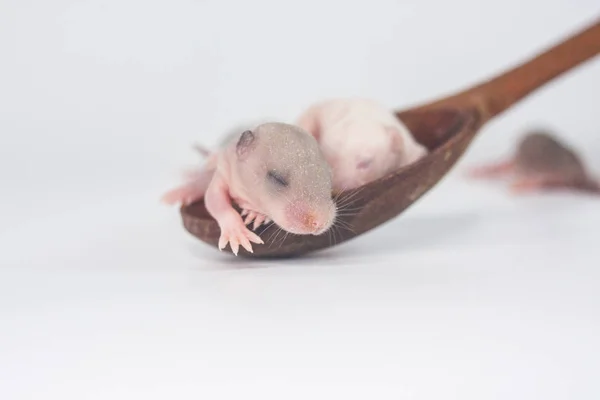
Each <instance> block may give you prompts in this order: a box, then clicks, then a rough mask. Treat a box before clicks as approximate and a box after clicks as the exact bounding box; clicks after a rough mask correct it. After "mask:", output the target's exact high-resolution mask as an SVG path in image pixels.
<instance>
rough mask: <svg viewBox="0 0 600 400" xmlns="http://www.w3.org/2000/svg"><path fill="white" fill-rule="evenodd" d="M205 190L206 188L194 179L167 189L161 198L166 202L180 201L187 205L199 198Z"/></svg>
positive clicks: (174, 202)
mask: <svg viewBox="0 0 600 400" xmlns="http://www.w3.org/2000/svg"><path fill="white" fill-rule="evenodd" d="M205 191H206V188H205V187H204V186H203V185H201V184H200V183H199V182H198V181H195V180H194V181H190V182H188V183H185V184H183V185H181V186H179V187H176V188H175V189H172V190H169V191H168V192H167V193H165V194H164V195H163V196H162V199H161V200H162V201H163V202H164V203H166V204H176V203H181V204H184V205H188V204H191V203H193V202H195V201H197V200H200V199H201V198H202V197H203V196H204V192H205Z"/></svg>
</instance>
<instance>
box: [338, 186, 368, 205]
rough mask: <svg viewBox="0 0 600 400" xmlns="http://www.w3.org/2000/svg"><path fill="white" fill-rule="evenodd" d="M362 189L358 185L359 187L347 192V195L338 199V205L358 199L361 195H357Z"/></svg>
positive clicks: (347, 203) (348, 203)
mask: <svg viewBox="0 0 600 400" xmlns="http://www.w3.org/2000/svg"><path fill="white" fill-rule="evenodd" d="M362 190H363V188H362V187H360V188H358V189H356V190H354V191H352V192H350V193H348V195H347V196H344V197H343V198H341V199H340V200H339V203H338V206H339V207H345V206H348V205H350V204H351V203H352V201H357V200H360V199H361V197H360V196H358V195H359V194H360V192H362Z"/></svg>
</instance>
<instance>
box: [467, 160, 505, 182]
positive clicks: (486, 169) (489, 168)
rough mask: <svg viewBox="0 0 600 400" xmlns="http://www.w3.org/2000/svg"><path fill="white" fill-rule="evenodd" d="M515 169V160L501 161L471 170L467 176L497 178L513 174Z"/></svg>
mask: <svg viewBox="0 0 600 400" xmlns="http://www.w3.org/2000/svg"><path fill="white" fill-rule="evenodd" d="M513 167H514V161H513V160H508V161H501V162H497V163H493V164H487V165H482V166H479V167H474V168H471V169H470V170H469V171H468V172H467V175H468V176H469V177H471V178H488V179H490V178H496V177H499V176H502V175H505V174H507V173H509V172H511V171H512V169H513Z"/></svg>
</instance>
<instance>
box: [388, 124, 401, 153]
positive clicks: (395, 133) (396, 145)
mask: <svg viewBox="0 0 600 400" xmlns="http://www.w3.org/2000/svg"><path fill="white" fill-rule="evenodd" d="M385 131H386V132H387V134H388V135H390V140H391V142H390V143H391V150H392V151H393V152H394V153H401V152H402V151H404V138H403V137H402V135H401V134H400V131H399V130H398V129H397V128H395V127H393V126H386V127H385Z"/></svg>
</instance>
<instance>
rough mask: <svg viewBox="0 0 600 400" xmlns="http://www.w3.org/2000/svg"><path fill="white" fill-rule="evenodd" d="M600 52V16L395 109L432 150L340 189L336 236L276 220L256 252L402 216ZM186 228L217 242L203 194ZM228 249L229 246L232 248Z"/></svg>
mask: <svg viewBox="0 0 600 400" xmlns="http://www.w3.org/2000/svg"><path fill="white" fill-rule="evenodd" d="M599 53H600V20H598V21H596V23H595V24H593V25H591V26H589V27H587V28H586V29H585V30H582V31H580V32H579V33H577V34H575V35H573V36H571V37H570V38H568V39H566V40H564V41H563V42H561V43H559V44H557V45H555V46H554V47H552V48H550V49H549V50H547V51H545V52H543V53H541V54H539V55H538V56H536V57H534V58H532V59H530V60H529V61H528V62H527V63H524V64H522V65H520V66H518V67H515V68H513V69H511V70H509V71H507V72H505V73H503V74H501V75H499V76H497V77H495V78H493V79H491V80H489V81H487V82H483V83H481V84H479V85H476V86H474V87H471V88H469V89H467V90H465V91H463V92H460V93H458V94H455V95H453V96H450V97H447V98H444V99H441V100H438V101H434V102H431V103H429V104H426V105H422V106H418V107H413V108H411V109H408V110H405V111H398V112H396V115H397V117H398V118H399V119H400V120H401V121H402V122H404V123H405V124H406V125H407V126H408V127H409V129H410V130H411V132H412V133H413V134H414V135H415V138H416V139H417V140H418V141H419V142H420V143H422V144H423V145H425V146H427V148H428V149H429V150H430V151H431V152H430V154H428V155H427V157H425V158H423V159H421V160H420V161H418V162H416V163H414V164H412V165H409V166H407V167H405V168H402V169H400V170H398V171H396V172H394V173H392V174H390V175H389V176H386V177H384V178H382V179H379V180H377V181H374V182H371V183H369V184H367V185H364V186H362V187H361V188H359V189H358V190H357V191H353V192H352V193H345V194H342V195H341V196H339V197H338V199H339V200H336V201H337V202H338V205H340V206H342V208H347V209H349V210H350V209H351V211H352V212H348V213H344V212H343V211H342V213H341V214H343V216H341V217H339V218H338V220H340V222H339V226H340V228H339V229H336V232H335V233H336V235H335V239H333V237H332V236H331V235H328V234H327V233H325V234H323V235H320V236H309V235H306V236H304V235H292V234H289V235H287V236H285V239H283V238H284V234H283V233H281V234H280V235H279V236H280V237H279V238H277V239H275V240H272V241H269V237H270V236H271V235H273V234H274V233H275V231H276V230H278V228H277V227H275V226H270V227H262V228H258V230H257V231H256V233H257V234H259V235H260V236H261V237H262V238H263V240H264V241H265V244H263V245H254V246H253V248H254V253H248V252H246V251H245V250H244V249H240V253H239V254H240V255H242V256H249V257H290V256H298V255H302V254H305V253H308V252H311V251H315V250H320V249H324V248H327V247H331V246H332V245H337V244H340V243H343V242H345V241H347V240H350V239H352V238H355V237H357V236H359V235H361V234H363V233H365V232H368V231H369V230H371V229H373V228H375V227H377V226H379V225H381V224H383V223H385V222H387V221H389V220H390V219H392V218H394V217H396V216H397V215H398V214H400V213H401V212H402V211H404V210H405V209H407V208H408V207H409V206H410V205H411V204H413V203H415V202H416V201H417V200H418V199H419V198H420V197H421V196H422V195H423V194H424V193H425V192H427V191H428V190H429V189H431V188H432V187H434V186H435V185H436V184H437V183H438V182H439V181H440V180H441V179H442V178H443V177H444V175H446V174H447V173H448V172H449V170H450V169H451V168H452V167H453V166H454V164H455V163H456V162H457V161H458V159H459V158H460V157H461V156H462V154H463V153H464V151H465V150H466V148H467V147H468V146H469V144H470V143H471V141H472V140H473V139H474V138H475V136H476V134H477V133H478V132H479V130H480V128H481V127H482V126H483V125H484V124H486V123H487V122H488V121H490V120H491V119H492V118H494V117H495V116H497V115H498V114H500V113H502V112H503V111H505V110H506V109H508V108H509V107H511V106H513V105H514V104H516V103H517V102H518V101H520V100H521V99H523V98H524V97H526V96H527V95H529V94H530V93H531V92H533V91H534V90H535V89H538V88H540V87H541V86H543V85H544V84H546V83H548V82H549V81H551V80H552V79H554V78H556V77H557V76H559V75H561V74H563V73H565V72H566V71H568V70H570V69H572V68H574V67H576V66H578V65H579V64H581V63H582V62H584V61H586V60H588V59H591V58H592V57H594V56H596V55H598V54H599ZM181 216H182V220H183V225H184V227H185V229H186V230H187V231H188V232H189V233H191V234H192V235H194V236H195V237H197V238H198V239H200V240H202V241H203V242H205V243H208V244H210V245H212V246H213V247H215V248H217V242H218V239H219V234H220V230H219V226H218V225H217V223H216V221H215V220H214V219H213V218H212V217H211V216H210V215H209V214H208V212H207V211H206V208H205V207H204V203H203V202H202V201H199V202H196V203H194V204H191V205H188V206H184V207H182V208H181ZM227 249H228V248H227Z"/></svg>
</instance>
